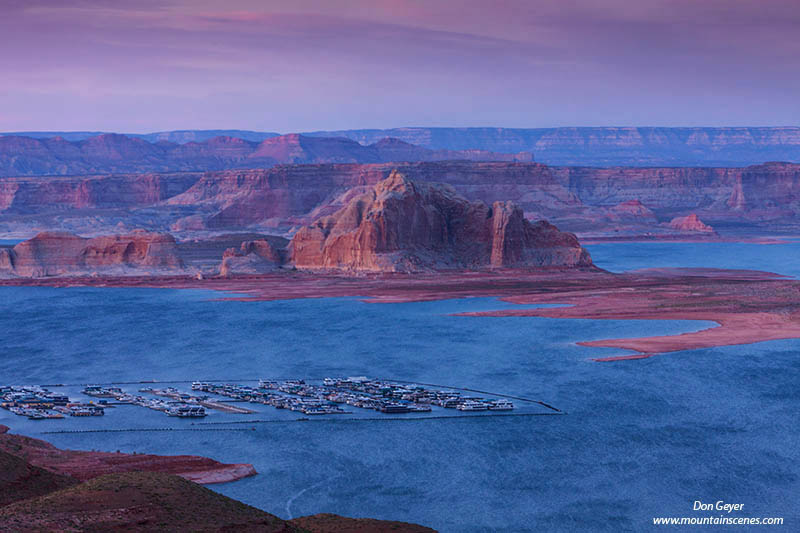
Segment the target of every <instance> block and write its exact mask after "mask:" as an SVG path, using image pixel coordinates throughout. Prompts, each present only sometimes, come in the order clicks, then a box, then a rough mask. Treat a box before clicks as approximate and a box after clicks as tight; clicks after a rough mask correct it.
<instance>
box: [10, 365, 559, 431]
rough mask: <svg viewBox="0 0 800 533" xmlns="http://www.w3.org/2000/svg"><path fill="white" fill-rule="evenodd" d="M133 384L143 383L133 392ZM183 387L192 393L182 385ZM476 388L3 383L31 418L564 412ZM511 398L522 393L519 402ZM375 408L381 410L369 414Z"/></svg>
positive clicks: (353, 382)
mask: <svg viewBox="0 0 800 533" xmlns="http://www.w3.org/2000/svg"><path fill="white" fill-rule="evenodd" d="M244 383H250V384H244ZM130 385H142V386H140V387H137V388H136V390H135V391H133V390H131V387H130ZM145 385H146V386H145ZM156 385H158V386H156ZM180 385H184V388H185V389H190V390H181V388H179V386H180ZM186 385H188V386H186ZM123 386H124V388H123ZM56 389H68V391H61V390H56ZM73 392H77V393H78V394H80V396H81V398H76V397H75V394H73ZM475 392H477V391H474V390H473V389H464V388H458V387H448V386H444V385H435V386H434V385H423V384H420V383H412V382H407V381H393V380H382V379H375V378H368V377H366V376H350V377H326V378H322V379H259V380H255V379H252V380H240V381H239V382H223V381H221V380H220V381H215V380H208V381H178V382H163V383H160V382H158V381H155V380H147V381H139V382H128V383H126V384H89V385H64V384H50V385H46V386H44V385H41V386H40V385H33V386H30V385H28V386H17V385H8V386H0V407H2V408H4V409H6V410H8V411H10V412H11V413H13V414H15V415H18V416H24V417H27V418H28V419H30V420H55V419H63V418H65V417H66V416H69V417H96V416H103V415H105V414H106V409H109V408H114V407H120V406H134V407H142V408H145V409H149V410H152V411H156V412H159V413H163V414H164V415H166V416H168V417H173V418H182V419H202V418H206V417H207V416H208V415H209V412H210V411H215V412H217V413H218V415H225V416H226V418H227V416H229V415H249V414H257V413H258V414H262V413H264V411H263V409H259V408H258V407H256V406H257V405H263V406H268V407H272V408H274V409H275V410H276V411H275V413H276V416H279V420H283V421H286V420H287V419H286V417H285V416H282V415H280V413H287V414H288V413H291V412H294V413H297V417H296V418H294V420H299V421H305V420H310V419H311V418H309V417H312V418H328V417H330V416H333V417H334V418H338V417H342V416H344V417H346V418H348V419H362V418H363V417H364V416H368V417H371V418H374V417H377V419H380V418H382V417H386V418H388V419H391V418H395V417H397V416H399V415H405V416H407V417H408V416H410V417H413V418H421V417H424V418H443V417H447V418H450V417H459V416H493V415H494V416H497V415H500V414H509V413H511V412H513V411H515V410H517V409H518V405H517V404H519V403H524V404H526V405H528V406H531V407H534V408H535V406H536V404H538V405H539V406H543V407H545V408H546V409H547V410H551V411H554V412H558V413H560V411H559V410H558V409H556V408H554V407H552V406H550V405H548V404H545V403H543V402H540V401H536V400H530V399H526V398H517V397H510V396H507V395H504V394H501V393H489V392H482V393H481V395H480V396H478V395H476V394H475ZM510 398H515V401H516V402H517V403H514V402H512V401H511V399H510ZM251 406H252V407H251ZM535 409H536V408H535ZM369 412H372V413H374V414H372V415H368V414H367V413H369ZM522 414H536V413H535V412H532V413H529V412H526V413H522ZM218 415H215V416H218ZM334 415H335V416H334ZM215 420H216V422H213V423H235V422H236V419H235V418H234V419H231V420H229V421H223V420H220V419H218V418H215ZM259 421H261V420H260V419H259Z"/></svg>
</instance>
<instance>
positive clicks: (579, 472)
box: [0, 243, 800, 532]
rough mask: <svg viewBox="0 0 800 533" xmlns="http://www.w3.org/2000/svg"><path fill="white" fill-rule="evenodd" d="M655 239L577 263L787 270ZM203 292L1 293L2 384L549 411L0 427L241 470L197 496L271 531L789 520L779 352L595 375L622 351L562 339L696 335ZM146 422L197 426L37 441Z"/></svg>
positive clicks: (431, 307)
mask: <svg viewBox="0 0 800 533" xmlns="http://www.w3.org/2000/svg"><path fill="white" fill-rule="evenodd" d="M668 246H669V247H668V248H667V249H664V248H658V249H657V251H654V250H655V249H654V248H652V245H651V244H649V243H648V244H635V243H614V244H602V245H596V246H592V247H590V250H591V252H592V254H593V257H594V258H595V261H596V262H597V263H598V264H600V266H606V267H607V268H610V269H611V270H624V269H626V268H642V267H646V266H662V265H663V264H664V263H660V262H659V261H662V260H664V258H665V257H667V258H671V261H672V262H673V263H674V264H672V265H670V266H683V265H685V266H693V265H691V264H688V262H689V261H694V260H696V257H698V254H700V255H699V257H701V258H704V259H703V260H704V263H703V264H705V265H708V264H712V265H713V266H725V265H724V264H718V263H724V262H725V261H728V260H729V259H730V258H732V257H735V258H737V260H738V262H737V263H735V264H733V265H730V266H735V267H737V268H758V269H762V270H770V271H776V272H781V273H792V272H788V271H786V269H785V268H784V266H785V264H786V258H781V257H779V256H781V255H782V254H773V253H772V252H771V251H770V250H773V249H777V248H779V247H783V246H794V245H776V246H761V247H759V248H757V249H756V248H752V249H751V248H745V249H744V250H752V253H751V254H750V256H749V257H741V256H742V255H743V254H745V252H743V251H742V250H743V249H741V248H739V249H735V250H733V251H732V250H730V249H729V248H728V246H738V245H722V246H718V245H716V244H714V245H705V244H681V243H674V244H669V245H668ZM784 250H785V251H784V254H786V255H794V250H793V249H792V250H791V252H790V249H789V248H784ZM762 251H764V252H763V253H762ZM767 251H769V252H767ZM778 259H782V261H779V260H778ZM650 261H652V263H650ZM612 265H613V266H612ZM217 296H219V294H217V293H208V292H204V291H176V290H157V289H86V288H70V289H53V288H36V287H29V288H17V287H6V288H0V302H2V306H3V312H2V314H0V346H2V348H3V355H2V356H0V376H2V378H1V379H0V382H1V383H70V384H72V383H75V384H77V383H86V382H111V381H135V380H141V379H159V380H192V379H218V380H237V379H246V378H259V377H322V376H327V375H331V376H342V375H344V376H349V375H369V376H377V377H384V378H397V379H405V380H416V381H422V382H430V383H443V384H448V385H455V386H465V387H472V388H476V389H482V390H489V391H496V392H503V393H506V394H512V395H517V396H523V397H530V398H535V399H540V400H543V401H545V402H547V403H550V404H552V405H554V406H556V407H558V408H560V409H562V410H564V411H566V412H567V414H566V415H563V416H542V417H482V418H457V419H445V420H441V419H428V420H425V419H421V420H397V421H355V420H346V419H345V418H335V417H334V418H332V419H330V420H312V421H309V422H296V421H293V420H291V419H290V418H294V417H287V418H285V422H278V423H253V424H229V425H226V424H202V425H201V424H196V423H195V424H194V425H193V423H192V421H190V420H176V419H174V418H168V417H166V416H164V415H163V414H161V413H158V412H154V411H149V410H146V409H143V408H140V407H134V406H124V407H119V408H116V409H109V410H108V412H107V414H106V416H105V417H99V418H94V419H74V418H73V419H67V420H62V421H28V420H25V419H22V418H20V417H16V416H14V415H12V414H11V413H9V412H7V411H4V410H0V424H6V425H9V426H11V427H12V430H13V431H15V432H19V433H24V434H29V435H33V436H40V437H42V438H46V439H47V440H49V441H51V442H53V443H54V444H56V445H58V446H61V447H68V448H75V449H102V450H109V451H114V450H121V451H127V452H132V451H137V452H149V453H160V454H178V453H189V454H198V455H207V456H210V457H213V458H215V459H218V460H221V461H224V462H250V463H253V464H254V465H255V467H256V469H257V470H258V471H259V472H260V475H258V476H255V477H252V478H248V479H245V480H241V481H237V482H234V483H229V484H224V485H216V486H212V488H214V489H215V490H218V491H220V492H222V493H224V494H227V495H229V496H232V497H234V498H237V499H240V500H243V501H245V502H247V503H249V504H252V505H255V506H257V507H260V508H262V509H264V510H266V511H268V512H271V513H274V514H276V515H278V516H281V517H284V518H287V517H291V516H300V515H304V514H312V513H319V512H333V513H338V514H343V515H349V516H370V517H376V518H384V519H393V520H404V521H412V522H417V523H420V524H424V525H428V526H430V527H434V528H436V529H439V530H440V531H445V532H471V531H475V532H477V531H504V532H505V531H642V530H650V529H652V528H653V526H652V518H653V517H659V516H678V517H680V516H688V517H691V516H706V515H707V513H699V512H694V511H692V504H693V502H694V501H695V500H703V501H711V502H714V501H717V500H725V501H728V502H732V503H744V504H745V511H746V512H743V513H740V515H741V516H782V517H784V518H785V520H786V524H787V526H786V530H795V529H796V527H795V526H796V524H797V523H798V522H797V520H798V518H800V504H798V501H797V494H800V467H799V466H798V465H799V464H800V461H798V459H800V457H798V449H800V438H798V437H799V436H800V428H798V425H797V413H798V412H800V388H799V387H798V384H800V362H799V361H798V357H797V353H798V347H800V343H798V342H797V341H775V342H768V343H760V344H755V345H749V346H738V347H725V348H714V349H706V350H695V351H685V352H679V353H675V354H669V355H662V356H659V357H653V358H650V359H645V360H636V361H625V362H618V363H595V362H592V361H590V358H592V357H597V356H599V355H619V354H624V353H625V352H624V351H621V350H616V349H599V348H587V347H580V346H577V345H575V342H576V341H580V340H589V339H600V338H609V337H621V336H641V335H658V334H667V333H677V332H683V331H693V330H697V329H703V328H705V327H709V326H710V324H709V323H705V322H691V321H672V320H670V321H631V320H628V321H617V320H613V321H591V320H566V319H548V318H520V317H507V318H480V317H457V316H452V314H453V313H456V312H462V311H477V310H489V309H501V308H508V307H513V306H512V305H510V304H506V303H503V302H499V301H497V300H495V299H492V298H469V299H460V300H446V301H439V302H426V303H406V304H367V303H363V302H361V301H360V300H358V299H355V298H331V299H307V300H289V301H281V302H227V301H214V300H213V298H215V297H217ZM123 388H126V389H128V390H131V391H133V390H136V388H137V387H136V386H124V387H123ZM183 388H186V385H183ZM76 390H77V389H76ZM70 392H72V390H70ZM255 408H256V409H258V410H259V411H261V412H259V413H258V414H256V415H231V414H223V413H216V412H212V413H211V414H210V415H209V417H207V419H205V420H204V422H225V421H229V420H252V419H265V418H279V415H277V414H276V411H275V410H274V409H273V408H271V407H267V406H256V407H255ZM280 416H283V415H280ZM287 416H288V415H287ZM165 427H172V428H176V429H193V430H198V429H201V431H172V432H169V431H158V432H152V431H130V432H114V433H62V434H43V432H45V431H48V430H58V429H82V428H83V429H104V428H130V429H135V428H140V429H147V428H165ZM212 429H213V431H211V430H212ZM717 514H718V513H713V514H712V515H713V516H717ZM741 529H742V528H741V527H739V528H738V530H741ZM778 529H779V530H780V528H778ZM720 530H721V531H724V530H725V528H720Z"/></svg>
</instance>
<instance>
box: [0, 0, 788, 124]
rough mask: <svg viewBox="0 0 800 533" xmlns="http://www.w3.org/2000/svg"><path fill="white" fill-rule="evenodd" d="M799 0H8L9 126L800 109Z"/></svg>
mask: <svg viewBox="0 0 800 533" xmlns="http://www.w3.org/2000/svg"><path fill="white" fill-rule="evenodd" d="M798 94H800V2H798V0H752V1H750V0H747V1H745V0H630V1H625V0H604V1H602V2H600V1H597V0H542V1H539V0H491V1H490V0H458V1H446V0H369V1H362V0H288V1H271V0H224V1H219V0H0V131H33V130H48V131H77V130H89V131H119V132H128V133H144V132H152V131H162V130H172V129H250V130H259V131H277V132H281V133H287V132H297V131H313V130H329V129H355V128H390V127H401V126H497V127H554V126H797V125H800V97H798Z"/></svg>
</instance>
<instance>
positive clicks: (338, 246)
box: [289, 171, 591, 272]
mask: <svg viewBox="0 0 800 533" xmlns="http://www.w3.org/2000/svg"><path fill="white" fill-rule="evenodd" d="M289 248H290V254H291V255H290V257H291V260H292V261H293V262H294V264H295V266H297V267H298V268H309V269H329V268H330V269H342V270H352V271H389V272H396V271H401V272H407V271H416V270H428V269H432V270H440V269H448V268H481V267H492V268H501V267H511V266H560V267H574V266H591V259H590V257H589V254H588V253H587V252H586V251H585V250H584V249H583V248H581V247H580V245H579V244H578V241H577V239H576V238H575V236H574V235H571V234H566V233H562V232H560V231H558V229H556V228H555V227H554V226H552V225H550V224H548V223H547V222H544V221H542V222H539V223H536V224H531V223H530V222H528V221H527V220H526V219H525V218H524V216H523V213H522V210H521V209H520V208H518V207H516V206H515V205H513V204H511V203H503V202H495V203H494V204H493V205H492V207H491V208H489V207H487V206H486V205H485V204H483V203H471V202H469V201H468V200H466V199H465V198H463V197H462V196H460V195H458V194H457V193H456V192H455V190H454V189H453V188H452V187H448V186H446V185H433V184H428V183H423V182H412V181H410V180H408V179H406V177H405V176H404V175H403V174H401V173H400V172H396V171H395V172H392V173H391V175H390V176H389V177H388V178H387V179H385V180H383V181H381V182H379V183H378V184H377V185H376V186H375V187H374V188H372V189H370V190H369V191H367V192H366V193H364V194H362V195H360V196H358V197H356V198H354V199H352V200H351V201H350V202H349V203H348V204H347V205H346V206H345V207H344V208H342V209H340V210H339V211H337V212H336V213H334V214H333V215H331V216H328V217H324V218H322V219H320V220H318V221H317V222H315V223H314V224H313V225H311V226H308V227H305V228H302V229H301V230H300V231H298V232H297V233H296V234H295V236H294V238H293V239H292V241H291V243H290V245H289Z"/></svg>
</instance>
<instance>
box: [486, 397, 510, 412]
mask: <svg viewBox="0 0 800 533" xmlns="http://www.w3.org/2000/svg"><path fill="white" fill-rule="evenodd" d="M512 409H514V404H513V403H511V402H510V401H508V400H495V401H493V402H492V403H491V404H489V410H490V411H511V410H512Z"/></svg>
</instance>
